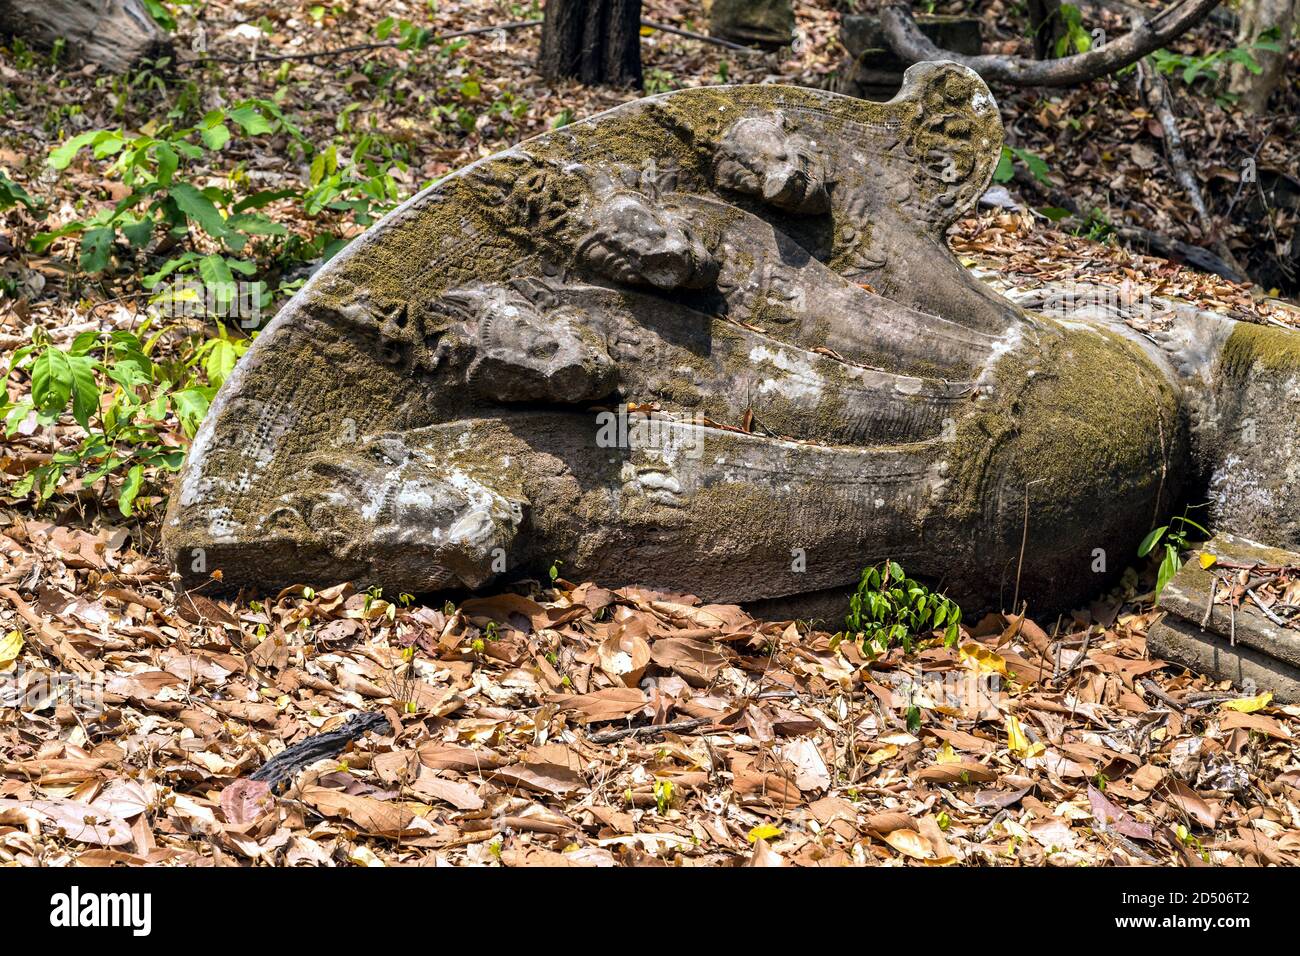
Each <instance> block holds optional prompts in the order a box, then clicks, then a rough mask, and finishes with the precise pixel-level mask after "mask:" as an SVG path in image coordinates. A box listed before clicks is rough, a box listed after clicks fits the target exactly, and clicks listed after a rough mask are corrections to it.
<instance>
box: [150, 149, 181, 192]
mask: <svg viewBox="0 0 1300 956" xmlns="http://www.w3.org/2000/svg"><path fill="white" fill-rule="evenodd" d="M153 154H154V157H155V158H156V159H157V160H158V184H159V185H160V186H162V187H164V188H166V187H168V186H171V184H172V175H173V174H174V173H175V172H176V167H177V166H179V165H180V162H181V159H180V157H179V156H177V155H176V150H174V149H172V148H171V146H170V145H169V144H168V143H159V144H158V145H157V146H155V147H154V150H153Z"/></svg>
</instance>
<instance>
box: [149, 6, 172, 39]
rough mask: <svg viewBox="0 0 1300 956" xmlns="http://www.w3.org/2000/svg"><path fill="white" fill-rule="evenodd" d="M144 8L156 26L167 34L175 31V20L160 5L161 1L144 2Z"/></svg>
mask: <svg viewBox="0 0 1300 956" xmlns="http://www.w3.org/2000/svg"><path fill="white" fill-rule="evenodd" d="M144 8H145V10H146V11H148V13H149V16H151V17H152V18H153V20H154V22H155V23H157V24H158V26H160V27H162V28H163V29H164V30H166V31H168V32H169V33H170V32H171V31H173V30H175V29H176V18H175V17H173V16H172V15H171V11H169V10H168V9H167V7H166V6H165V5H164V4H163V3H162V0H144Z"/></svg>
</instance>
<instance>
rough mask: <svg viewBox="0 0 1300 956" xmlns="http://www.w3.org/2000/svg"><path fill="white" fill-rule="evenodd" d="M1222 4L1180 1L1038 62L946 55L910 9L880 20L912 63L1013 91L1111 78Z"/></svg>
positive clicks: (893, 9)
mask: <svg viewBox="0 0 1300 956" xmlns="http://www.w3.org/2000/svg"><path fill="white" fill-rule="evenodd" d="M1218 5H1219V0H1179V2H1178V3H1175V4H1173V5H1172V6H1170V7H1167V8H1166V9H1164V10H1162V11H1160V13H1158V14H1156V15H1155V16H1154V17H1152V18H1151V19H1149V20H1148V19H1145V18H1142V17H1135V18H1134V19H1133V23H1132V27H1131V29H1130V30H1129V32H1128V33H1125V34H1124V35H1123V36H1121V37H1117V38H1116V39H1114V40H1111V41H1110V42H1108V43H1105V44H1103V45H1101V46H1098V47H1094V48H1093V49H1091V50H1089V51H1088V52H1087V53H1080V54H1077V55H1075V56H1066V57H1062V58H1061V59H1059V60H1033V59H1028V58H1026V57H1020V56H1006V55H1003V54H981V55H980V56H963V55H962V54H960V53H953V52H951V51H949V50H942V49H940V48H939V47H937V46H935V45H934V43H933V42H931V40H930V39H929V38H928V37H926V35H925V34H924V33H922V32H921V30H920V28H919V27H918V26H917V25H916V21H915V20H913V19H912V11H911V10H910V9H909V8H908V7H907V6H905V5H894V6H889V7H886V8H885V9H884V10H882V11H881V14H880V21H881V24H882V26H883V27H884V29H885V39H886V40H887V41H888V43H889V46H890V49H892V50H893V51H894V54H895V55H896V56H898V57H899V58H900V59H902V60H904V61H905V62H908V63H918V62H920V61H921V60H952V61H953V62H955V63H960V64H961V65H962V66H965V67H968V68H970V69H972V70H974V71H975V72H976V73H978V74H979V75H980V76H982V77H984V79H985V80H988V81H990V82H999V83H1010V84H1012V85H1014V86H1075V85H1078V84H1080V83H1086V82H1088V81H1089V80H1095V79H1097V78H1098V77H1100V76H1107V75H1109V74H1111V73H1114V72H1115V71H1117V70H1122V69H1123V68H1124V67H1126V66H1129V65H1131V64H1133V63H1136V62H1138V60H1140V59H1142V57H1144V56H1146V55H1147V54H1148V53H1151V52H1153V51H1155V50H1158V49H1160V48H1161V47H1163V46H1167V45H1168V44H1169V43H1170V42H1172V41H1173V40H1175V39H1177V38H1178V37H1180V36H1181V35H1182V34H1184V33H1186V32H1187V31H1188V30H1189V29H1191V28H1192V27H1193V26H1195V25H1196V24H1197V23H1199V22H1200V21H1201V20H1203V19H1205V18H1206V17H1207V16H1208V15H1209V13H1210V11H1211V10H1213V9H1214V8H1215V7H1217V6H1218Z"/></svg>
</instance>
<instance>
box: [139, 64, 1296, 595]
mask: <svg viewBox="0 0 1300 956" xmlns="http://www.w3.org/2000/svg"><path fill="white" fill-rule="evenodd" d="M1001 142H1002V129H1001V123H1000V120H999V117H998V112H997V109H996V106H995V104H994V102H993V100H992V98H991V96H990V94H989V91H988V89H987V88H986V87H985V86H984V84H983V82H982V81H981V80H980V79H979V78H978V77H977V76H976V75H975V74H974V73H971V72H969V71H967V70H965V69H964V68H962V67H959V66H956V65H953V64H949V63H923V64H918V65H917V66H914V67H912V68H911V69H910V70H908V72H907V76H906V81H905V83H904V85H903V88H902V90H901V91H900V92H899V94H898V95H897V96H896V97H895V98H894V99H893V100H891V101H890V102H887V103H870V102H866V101H862V100H856V99H852V98H849V97H843V96H838V95H836V94H832V93H826V92H822V91H817V90H810V89H800V88H791V87H781V86H751V87H718V88H703V89H689V90H680V91H677V92H673V93H668V94H664V95H662V96H656V97H651V98H648V99H644V100H639V101H636V102H632V103H628V104H626V105H624V106H620V107H618V108H616V109H613V110H610V111H609V112H606V113H603V114H601V115H599V116H596V117H593V118H591V119H589V120H586V121H583V122H579V123H575V124H573V125H570V126H567V127H564V128H563V129H559V130H556V131H553V132H550V133H547V134H546V135H544V136H540V137H538V138H536V139H533V140H529V141H527V142H525V143H523V144H521V145H520V146H518V147H516V148H514V149H511V150H509V151H507V152H504V153H501V154H499V155H496V156H493V157H490V158H487V159H484V160H481V161H479V162H477V163H475V164H473V165H472V166H469V167H467V168H465V169H463V170H461V171H459V172H458V173H456V174H454V175H452V176H449V177H447V178H446V179H445V180H443V181H442V182H440V183H439V184H437V185H436V186H433V187H431V188H429V189H427V190H425V191H424V192H422V193H420V194H419V195H418V196H416V197H414V198H413V199H411V200H410V201H409V202H407V203H406V204H405V205H403V206H402V207H401V208H399V209H397V210H396V211H394V212H393V213H392V214H390V215H389V216H388V217H387V218H385V219H384V220H383V221H382V222H381V223H379V224H378V225H376V226H375V227H373V228H372V229H371V230H370V231H369V232H367V233H366V234H365V235H364V236H362V237H361V238H359V239H358V240H357V241H355V242H354V243H353V244H352V245H351V246H350V247H349V248H348V249H347V250H345V251H344V252H343V253H342V254H340V255H339V256H338V257H337V258H336V259H334V260H333V261H331V262H330V263H329V264H328V265H327V266H326V267H324V268H323V269H322V270H321V271H320V272H319V273H318V274H317V275H316V276H315V277H313V278H312V280H311V281H310V282H309V283H308V284H307V285H306V286H305V287H304V288H303V289H302V290H301V291H300V292H299V293H298V295H297V296H295V297H294V299H293V300H292V301H291V302H290V303H288V305H287V306H286V307H285V308H284V309H283V310H282V311H281V312H280V313H279V315H278V316H277V317H276V318H275V319H274V321H273V322H272V323H271V324H270V325H269V326H268V327H267V329H266V330H265V331H264V332H263V333H262V334H261V336H260V337H259V338H258V340H257V341H256V343H255V344H254V345H253V347H252V348H251V349H250V350H249V352H248V354H247V355H246V356H245V357H244V359H243V360H242V361H241V363H240V365H239V366H238V367H237V368H236V370H235V372H234V374H233V375H232V376H231V377H230V379H229V381H228V382H227V383H226V384H225V386H224V387H223V389H222V391H221V393H220V394H219V395H218V396H217V398H216V400H215V402H214V403H213V406H212V410H211V412H210V414H209V417H208V418H207V420H206V421H205V422H204V423H203V426H202V428H201V429H200V431H199V433H198V436H197V437H196V439H195V441H194V445H193V448H192V449H191V452H190V455H189V459H188V461H187V463H186V466H185V469H184V472H183V473H182V475H181V477H180V479H179V483H178V485H177V487H176V490H175V493H174V494H173V496H172V500H171V506H170V510H169V512H168V516H167V519H166V525H165V532H164V533H165V543H166V546H167V547H168V549H169V550H170V553H171V554H172V556H173V558H174V560H175V562H176V565H177V567H178V568H179V570H180V571H181V572H182V574H183V575H184V576H185V577H186V578H187V579H189V580H190V581H197V580H201V579H206V577H207V576H208V575H209V574H210V573H211V572H213V571H214V570H217V569H220V571H221V573H222V580H223V581H224V582H225V583H227V584H231V585H248V586H252V587H254V588H257V589H268V588H274V587H278V586H282V585H287V584H290V583H295V582H297V583H304V582H316V583H319V582H327V581H338V580H344V579H347V580H352V581H355V582H357V583H358V584H361V585H372V584H374V585H380V586H382V587H385V588H390V589H400V590H407V591H436V590H441V589H448V588H478V587H481V586H483V585H485V584H487V583H488V582H490V581H492V580H493V579H495V578H499V577H509V576H516V575H522V574H526V573H537V572H538V571H541V570H544V569H545V568H546V567H547V566H548V565H549V564H550V563H551V562H552V561H556V560H558V561H561V562H563V565H562V567H563V570H564V572H565V574H566V576H568V577H590V578H592V579H594V580H596V581H599V582H602V583H604V584H607V585H611V586H612V585H620V584H626V583H638V584H643V585H648V586H658V587H662V588H667V589H678V590H682V591H690V592H693V593H695V594H698V595H700V596H701V597H703V598H705V599H707V600H712V601H741V602H754V601H761V600H763V599H770V598H782V597H786V596H791V595H811V594H814V593H816V592H825V591H831V590H833V589H840V588H843V587H844V586H846V585H850V584H852V583H853V582H854V581H855V580H856V578H857V576H858V574H859V572H860V570H861V568H862V567H863V566H864V565H867V564H869V563H872V562H875V561H878V560H880V559H881V558H883V557H885V556H890V557H895V558H897V559H899V560H900V561H902V562H903V563H904V564H905V566H906V567H907V569H908V571H909V572H911V573H914V574H918V575H928V576H930V577H932V578H934V579H936V580H938V581H940V582H941V583H942V585H943V586H944V587H945V588H946V589H947V590H948V591H949V593H950V594H952V595H953V596H955V597H958V598H960V599H961V600H963V601H966V602H968V603H971V602H974V603H975V604H996V603H999V602H1001V603H1003V604H1005V603H1008V602H1009V601H1010V599H1011V595H1012V590H1013V587H1014V586H1015V584H1016V581H1017V573H1018V572H1017V569H1018V567H1019V565H1020V564H1021V563H1023V571H1022V572H1021V579H1020V580H1019V587H1020V593H1021V594H1022V595H1024V596H1027V597H1029V598H1031V599H1034V600H1040V601H1045V602H1047V603H1049V604H1051V605H1053V606H1061V605H1064V604H1066V603H1068V602H1070V601H1072V600H1075V599H1077V598H1079V597H1081V596H1083V595H1085V594H1088V593H1091V592H1094V591H1096V590H1097V589H1098V587H1099V586H1100V584H1101V578H1100V577H1099V576H1098V574H1096V573H1095V572H1096V571H1097V570H1099V568H1098V561H1097V549H1108V550H1109V551H1110V554H1111V559H1110V560H1111V568H1112V569H1118V568H1122V567H1123V562H1124V561H1125V560H1127V559H1128V558H1129V557H1130V556H1131V555H1132V554H1133V551H1134V549H1135V547H1136V545H1137V543H1138V541H1139V540H1140V539H1141V537H1142V536H1143V535H1144V533H1145V532H1146V531H1147V530H1148V529H1149V528H1150V527H1151V526H1152V522H1153V521H1154V520H1155V519H1156V518H1157V517H1158V516H1159V515H1160V514H1161V513H1162V512H1164V511H1166V510H1167V509H1168V508H1169V507H1170V506H1171V504H1172V503H1173V502H1174V501H1175V500H1176V496H1177V495H1178V494H1179V491H1180V488H1181V487H1183V486H1188V487H1195V486H1196V483H1197V482H1201V483H1204V482H1210V483H1212V484H1213V487H1214V490H1215V495H1216V499H1215V500H1216V502H1217V508H1218V513H1219V515H1220V517H1221V518H1222V519H1224V520H1235V521H1236V522H1237V525H1238V526H1237V528H1236V530H1238V531H1241V532H1243V533H1247V534H1254V535H1256V536H1261V537H1263V538H1264V539H1265V540H1272V541H1274V542H1275V543H1278V544H1295V543H1296V542H1297V540H1298V536H1300V526H1298V524H1297V520H1298V519H1297V517H1296V515H1297V508H1296V505H1297V504H1300V501H1298V499H1297V492H1296V490H1295V489H1296V483H1295V477H1296V476H1295V475H1294V473H1293V472H1294V469H1295V467H1296V466H1295V462H1297V461H1300V456H1297V455H1296V454H1295V451H1296V449H1295V448H1294V445H1295V441H1296V439H1295V432H1294V427H1293V426H1294V423H1295V421H1296V420H1297V415H1296V404H1295V403H1296V402H1297V391H1296V388H1295V385H1296V369H1297V368H1298V367H1300V344H1297V340H1298V339H1300V337H1298V336H1296V335H1294V334H1292V333H1289V332H1285V331H1283V330H1278V329H1270V328H1266V327H1260V326H1247V325H1235V324H1234V323H1232V322H1230V321H1229V320H1226V319H1221V318H1218V317H1215V316H1208V315H1203V314H1202V315H1199V316H1194V317H1192V318H1185V319H1181V320H1179V321H1178V322H1175V323H1173V324H1171V325H1170V327H1169V328H1168V329H1167V330H1164V331H1162V332H1161V335H1160V336H1158V338H1159V339H1160V341H1155V340H1153V339H1152V338H1150V337H1144V336H1142V335H1139V334H1137V333H1136V332H1134V331H1133V330H1131V329H1129V328H1128V327H1127V326H1125V325H1123V324H1120V323H1116V322H1111V321H1108V320H1107V319H1105V318H1104V317H1103V318H1090V317H1089V316H1088V315H1086V314H1084V313H1080V314H1079V315H1078V316H1076V317H1072V318H1067V319H1065V320H1062V319H1059V318H1058V319H1053V318H1050V317H1047V316H1045V315H1040V314H1035V313H1030V312H1026V311H1024V310H1023V309H1021V308H1019V307H1018V306H1016V305H1014V304H1012V303H1011V302H1009V301H1007V300H1006V299H1004V298H1001V297H999V296H998V295H996V294H994V293H993V292H992V291H990V290H989V289H988V288H987V287H986V286H984V285H982V284H981V283H980V282H978V281H977V280H975V279H974V278H973V277H972V276H971V275H970V274H969V273H968V272H967V271H966V270H965V269H964V268H963V267H962V265H961V264H960V263H959V262H958V261H957V260H956V259H955V257H954V256H953V255H952V254H951V253H950V252H949V250H948V248H947V246H946V244H945V241H944V233H945V230H946V228H947V227H948V226H949V225H951V224H952V223H953V222H954V221H955V220H956V218H957V217H959V216H960V215H962V214H963V213H965V212H967V211H968V210H970V209H971V208H972V206H973V205H974V203H975V202H976V200H977V198H978V197H979V195H980V194H981V193H982V192H983V190H984V189H985V188H986V187H987V185H988V182H989V180H990V177H991V175H992V172H993V169H994V166H995V164H996V162H997V160H998V157H999V153H1000V147H1001ZM1288 389H1290V391H1288ZM1263 402H1268V403H1269V404H1270V406H1271V407H1272V408H1275V409H1279V411H1278V414H1277V417H1276V419H1274V418H1273V417H1270V416H1271V415H1272V414H1273V413H1272V412H1270V411H1268V410H1265V409H1264V408H1262V407H1261V403H1263ZM1280 403H1281V404H1280ZM1286 403H1290V404H1286ZM1281 405H1284V406H1285V408H1284V409H1283V408H1281ZM1252 408H1259V411H1258V413H1257V414H1255V419H1254V422H1253V423H1252V425H1251V428H1252V431H1253V434H1252V436H1251V440H1250V441H1247V440H1245V439H1244V438H1243V437H1242V431H1241V429H1242V422H1243V420H1245V419H1247V418H1249V417H1250V410H1251V409H1252ZM1287 469H1290V471H1288V470H1287ZM1022 551H1023V562H1022V560H1021V558H1022Z"/></svg>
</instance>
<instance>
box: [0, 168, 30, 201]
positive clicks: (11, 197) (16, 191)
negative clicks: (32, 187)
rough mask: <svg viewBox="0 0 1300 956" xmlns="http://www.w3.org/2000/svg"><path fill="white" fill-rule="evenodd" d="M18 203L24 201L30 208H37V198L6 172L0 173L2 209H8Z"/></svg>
mask: <svg viewBox="0 0 1300 956" xmlns="http://www.w3.org/2000/svg"><path fill="white" fill-rule="evenodd" d="M18 203H22V204H23V205H24V206H26V207H27V208H28V209H35V208H36V205H37V203H36V200H35V199H33V198H32V197H31V196H30V195H28V193H27V190H25V189H23V187H22V186H19V185H18V184H17V183H16V182H14V181H13V180H12V179H10V178H9V177H8V176H6V175H5V174H4V173H0V210H3V209H8V208H10V207H11V206H15V205H17V204H18Z"/></svg>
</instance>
